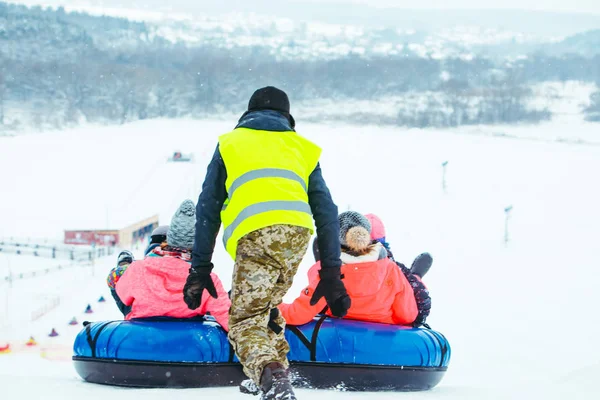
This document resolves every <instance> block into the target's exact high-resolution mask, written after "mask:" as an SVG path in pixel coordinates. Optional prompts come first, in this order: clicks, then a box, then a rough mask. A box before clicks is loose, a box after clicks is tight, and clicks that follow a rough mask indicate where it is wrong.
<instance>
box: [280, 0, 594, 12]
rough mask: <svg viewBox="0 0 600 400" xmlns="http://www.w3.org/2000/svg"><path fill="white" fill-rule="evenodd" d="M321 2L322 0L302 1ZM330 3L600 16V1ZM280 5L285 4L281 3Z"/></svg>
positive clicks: (389, 0)
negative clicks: (520, 10)
mask: <svg viewBox="0 0 600 400" xmlns="http://www.w3.org/2000/svg"><path fill="white" fill-rule="evenodd" d="M304 1H309V2H315V3H316V2H321V1H323V0H304ZM326 1H327V2H331V3H349V2H353V3H362V4H370V5H371V6H385V7H397V8H407V9H525V10H538V11H568V12H581V13H594V14H599V15H600V0H326ZM280 3H285V1H281V0H280Z"/></svg>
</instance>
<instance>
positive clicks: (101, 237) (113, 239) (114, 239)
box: [65, 230, 119, 246]
mask: <svg viewBox="0 0 600 400" xmlns="http://www.w3.org/2000/svg"><path fill="white" fill-rule="evenodd" d="M65 244H84V245H92V244H94V245H97V246H116V245H118V244H119V231H112V230H111V231H106V230H98V231H89V230H88V231H65Z"/></svg>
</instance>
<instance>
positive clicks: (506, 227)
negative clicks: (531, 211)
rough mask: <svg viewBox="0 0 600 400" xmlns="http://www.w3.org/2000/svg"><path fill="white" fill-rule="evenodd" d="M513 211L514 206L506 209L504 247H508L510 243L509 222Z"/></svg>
mask: <svg viewBox="0 0 600 400" xmlns="http://www.w3.org/2000/svg"><path fill="white" fill-rule="evenodd" d="M512 209H513V206H512V205H510V206H508V207H506V208H504V246H506V245H507V244H508V241H509V236H508V220H509V219H510V212H511V211H512Z"/></svg>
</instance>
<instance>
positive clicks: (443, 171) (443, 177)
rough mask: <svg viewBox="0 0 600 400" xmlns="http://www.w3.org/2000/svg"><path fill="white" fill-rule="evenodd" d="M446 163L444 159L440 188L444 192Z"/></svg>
mask: <svg viewBox="0 0 600 400" xmlns="http://www.w3.org/2000/svg"><path fill="white" fill-rule="evenodd" d="M447 165H448V161H444V162H443V163H442V190H443V191H444V193H446V166H447Z"/></svg>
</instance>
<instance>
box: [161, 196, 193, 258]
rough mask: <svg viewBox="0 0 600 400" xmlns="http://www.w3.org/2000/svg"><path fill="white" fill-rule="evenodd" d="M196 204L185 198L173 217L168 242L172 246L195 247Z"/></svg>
mask: <svg viewBox="0 0 600 400" xmlns="http://www.w3.org/2000/svg"><path fill="white" fill-rule="evenodd" d="M195 226H196V206H194V202H193V201H192V200H184V202H183V203H181V205H180V206H179V209H178V210H177V212H175V215H173V218H172V219H171V224H170V225H169V231H168V232H167V243H168V245H169V246H171V247H181V248H184V249H191V248H192V247H194V234H195V232H196V230H195Z"/></svg>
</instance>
